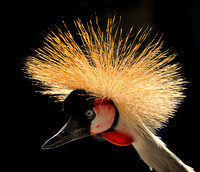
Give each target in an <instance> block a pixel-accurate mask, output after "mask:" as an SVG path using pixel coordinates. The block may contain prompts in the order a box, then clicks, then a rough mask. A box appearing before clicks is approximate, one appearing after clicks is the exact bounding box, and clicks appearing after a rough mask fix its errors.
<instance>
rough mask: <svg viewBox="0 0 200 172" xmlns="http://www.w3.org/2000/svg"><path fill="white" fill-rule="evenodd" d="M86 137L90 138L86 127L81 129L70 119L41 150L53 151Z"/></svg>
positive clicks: (75, 121) (77, 123)
mask: <svg viewBox="0 0 200 172" xmlns="http://www.w3.org/2000/svg"><path fill="white" fill-rule="evenodd" d="M87 136H90V132H89V129H88V128H87V127H81V125H80V124H79V122H78V121H77V120H74V119H72V118H70V119H69V121H68V122H67V123H66V124H65V125H64V126H63V127H62V128H61V129H60V130H59V131H58V133H56V134H55V135H54V136H53V137H51V138H50V139H48V140H47V141H46V142H45V143H44V144H43V145H42V147H41V149H42V150H46V149H53V148H56V147H59V146H62V145H64V144H66V143H69V142H72V141H74V140H77V139H80V138H84V137H87Z"/></svg>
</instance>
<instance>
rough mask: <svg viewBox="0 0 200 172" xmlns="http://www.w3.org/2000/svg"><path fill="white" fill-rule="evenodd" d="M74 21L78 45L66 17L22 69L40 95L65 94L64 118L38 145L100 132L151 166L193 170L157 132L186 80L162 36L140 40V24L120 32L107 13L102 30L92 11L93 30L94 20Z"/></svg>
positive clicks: (143, 35) (167, 171)
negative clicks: (134, 30)
mask: <svg viewBox="0 0 200 172" xmlns="http://www.w3.org/2000/svg"><path fill="white" fill-rule="evenodd" d="M75 25H76V27H77V30H78V33H79V36H80V38H81V41H82V44H83V45H82V46H79V45H78V44H77V43H76V42H75V40H74V38H73V36H72V34H71V33H70V31H69V30H68V29H67V27H66V25H65V24H64V26H65V29H64V30H61V29H59V28H58V31H57V33H55V32H52V31H51V32H50V33H49V34H47V36H46V38H45V39H46V40H45V41H44V42H43V45H42V46H41V48H38V49H36V50H35V51H34V53H33V55H32V56H30V57H28V58H27V60H26V73H28V76H29V77H30V78H31V79H33V80H34V81H36V82H34V83H36V84H38V85H39V86H41V87H42V88H44V89H43V91H41V92H42V93H43V94H48V95H51V96H54V97H56V98H57V99H56V100H57V101H63V102H64V103H63V110H64V112H65V113H66V115H67V116H68V117H69V121H67V123H66V124H65V125H64V126H63V127H62V128H61V129H60V131H58V133H57V134H55V135H54V136H53V137H51V138H50V139H49V140H47V141H46V142H45V143H44V144H43V145H42V149H52V148H55V147H58V146H61V145H64V144H66V143H69V142H71V141H74V140H76V139H80V138H84V137H86V136H90V135H96V134H99V135H100V136H101V137H103V138H104V139H106V140H108V141H109V142H111V143H113V144H116V145H119V146H127V145H131V144H132V145H133V147H134V148H135V149H136V151H137V152H138V154H139V155H140V157H141V159H142V160H143V161H144V162H145V163H146V164H147V165H148V166H149V168H150V170H152V169H154V170H156V171H158V172H186V171H187V172H193V171H194V170H193V168H191V167H189V166H188V165H186V164H184V163H183V162H182V161H181V160H180V159H179V158H178V157H177V156H176V155H175V154H174V153H172V152H171V151H170V150H169V149H168V148H167V147H166V145H165V143H164V142H162V141H161V139H160V138H159V137H157V136H156V135H155V133H156V131H157V130H158V129H159V128H162V127H163V126H164V125H165V124H166V122H167V121H168V119H169V118H170V117H173V115H174V112H175V111H176V109H177V107H178V105H179V104H180V103H181V102H182V100H183V98H184V97H185V96H184V94H183V90H184V85H185V83H186V81H185V79H184V78H183V77H182V76H181V75H180V65H178V64H176V63H172V62H171V61H172V60H173V59H174V58H175V56H176V54H169V51H168V50H167V51H161V48H162V45H163V42H162V41H161V37H162V36H161V37H159V38H157V36H155V38H153V39H152V40H151V41H149V42H148V43H146V42H147V41H146V40H147V37H148V35H149V33H150V30H151V28H149V27H146V28H142V29H140V30H139V32H138V33H137V34H135V36H134V39H133V40H132V41H130V35H131V33H132V28H131V29H130V32H129V33H128V34H127V36H126V37H125V38H124V39H123V38H122V29H120V28H119V25H118V27H117V26H116V25H115V18H108V21H107V27H106V30H105V32H103V31H101V29H100V27H99V24H98V19H97V17H96V25H95V28H96V29H95V28H94V26H93V22H92V20H90V21H89V22H88V23H87V26H86V27H85V26H84V25H83V23H82V22H81V20H80V19H77V20H75ZM115 27H116V29H115ZM132 37H133V36H132ZM37 81H38V82H37Z"/></svg>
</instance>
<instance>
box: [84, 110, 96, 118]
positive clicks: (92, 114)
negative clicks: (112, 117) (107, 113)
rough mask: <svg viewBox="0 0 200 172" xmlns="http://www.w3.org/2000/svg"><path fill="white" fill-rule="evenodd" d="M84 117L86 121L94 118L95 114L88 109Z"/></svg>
mask: <svg viewBox="0 0 200 172" xmlns="http://www.w3.org/2000/svg"><path fill="white" fill-rule="evenodd" d="M85 116H86V117H87V118H88V119H94V117H95V112H94V111H93V110H92V109H89V110H87V111H86V112H85Z"/></svg>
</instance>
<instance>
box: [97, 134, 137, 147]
mask: <svg viewBox="0 0 200 172" xmlns="http://www.w3.org/2000/svg"><path fill="white" fill-rule="evenodd" d="M101 136H102V137H103V138H104V139H106V140H108V141H109V142H111V143H113V144H115V145H118V146H128V145H130V144H132V143H133V142H134V139H133V138H132V137H131V136H128V135H126V134H123V133H121V132H118V131H109V132H105V133H101Z"/></svg>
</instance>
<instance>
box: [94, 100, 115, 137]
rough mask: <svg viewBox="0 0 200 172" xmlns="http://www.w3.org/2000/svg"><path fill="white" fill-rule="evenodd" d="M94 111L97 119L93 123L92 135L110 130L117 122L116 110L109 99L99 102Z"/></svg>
mask: <svg viewBox="0 0 200 172" xmlns="http://www.w3.org/2000/svg"><path fill="white" fill-rule="evenodd" d="M97 101H98V103H96V105H95V107H94V108H93V110H94V111H95V113H96V117H95V119H94V120H93V121H92V122H91V126H90V133H91V134H92V135H94V134H98V133H102V132H104V131H106V130H108V129H109V128H110V127H111V126H112V124H113V122H114V120H115V108H114V106H113V105H112V104H111V103H110V101H109V100H108V99H106V100H105V99H104V100H102V101H99V100H97Z"/></svg>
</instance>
